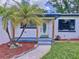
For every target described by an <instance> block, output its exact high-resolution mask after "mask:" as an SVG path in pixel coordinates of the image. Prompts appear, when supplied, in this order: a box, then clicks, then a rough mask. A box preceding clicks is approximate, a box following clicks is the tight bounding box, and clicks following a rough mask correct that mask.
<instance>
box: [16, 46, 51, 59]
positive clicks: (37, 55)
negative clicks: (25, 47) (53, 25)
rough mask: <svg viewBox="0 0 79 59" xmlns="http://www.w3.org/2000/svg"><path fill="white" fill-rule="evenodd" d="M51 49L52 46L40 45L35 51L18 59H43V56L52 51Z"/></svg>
mask: <svg viewBox="0 0 79 59" xmlns="http://www.w3.org/2000/svg"><path fill="white" fill-rule="evenodd" d="M50 48H51V45H39V46H38V47H37V48H36V49H35V50H32V51H30V52H28V53H25V54H24V55H23V56H20V57H17V58H16V59H41V57H42V56H44V55H45V54H46V53H48V52H49V51H50Z"/></svg>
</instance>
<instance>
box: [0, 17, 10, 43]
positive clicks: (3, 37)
mask: <svg viewBox="0 0 79 59" xmlns="http://www.w3.org/2000/svg"><path fill="white" fill-rule="evenodd" d="M6 42H9V38H8V35H7V33H6V32H5V30H4V29H3V27H2V17H0V44H3V43H6Z"/></svg>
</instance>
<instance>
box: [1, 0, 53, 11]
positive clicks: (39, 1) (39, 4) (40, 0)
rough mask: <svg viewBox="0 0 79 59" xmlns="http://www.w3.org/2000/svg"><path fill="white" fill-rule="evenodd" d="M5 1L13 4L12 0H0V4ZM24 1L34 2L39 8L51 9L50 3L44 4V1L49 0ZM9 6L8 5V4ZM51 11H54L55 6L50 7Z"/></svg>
mask: <svg viewBox="0 0 79 59" xmlns="http://www.w3.org/2000/svg"><path fill="white" fill-rule="evenodd" d="M6 1H7V3H9V4H11V5H13V4H15V3H14V2H13V1H12V0H0V5H2V4H4V3H5V2H6ZM16 1H18V2H21V0H16ZM26 1H29V2H30V4H31V5H32V4H36V5H38V6H39V7H40V8H43V9H45V10H50V9H52V8H51V6H50V5H46V3H47V2H48V1H49V0H26ZM8 6H9V5H8ZM52 10H53V11H55V8H53V9H52Z"/></svg>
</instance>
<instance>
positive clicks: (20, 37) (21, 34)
mask: <svg viewBox="0 0 79 59" xmlns="http://www.w3.org/2000/svg"><path fill="white" fill-rule="evenodd" d="M24 31H25V27H23V30H22V32H21V34H20V36H19V37H18V38H17V40H16V41H18V40H19V39H20V38H21V37H22V35H23V33H24Z"/></svg>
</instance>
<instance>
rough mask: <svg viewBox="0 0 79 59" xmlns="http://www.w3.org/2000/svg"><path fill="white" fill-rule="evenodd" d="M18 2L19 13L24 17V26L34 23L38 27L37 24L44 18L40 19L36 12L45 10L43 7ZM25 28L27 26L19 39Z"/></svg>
mask: <svg viewBox="0 0 79 59" xmlns="http://www.w3.org/2000/svg"><path fill="white" fill-rule="evenodd" d="M15 2H16V1H15ZM16 3H17V5H18V6H19V8H18V13H17V15H18V16H19V17H20V18H21V19H22V24H23V25H24V26H26V27H27V26H28V25H30V24H31V23H32V24H34V25H35V26H36V27H37V26H39V25H41V24H42V20H41V19H40V17H38V16H37V15H35V13H42V12H43V10H42V9H40V8H37V7H36V6H29V5H28V4H26V3H24V4H19V3H18V2H16ZM18 16H17V17H18ZM24 30H25V27H23V30H22V32H21V35H20V36H19V38H18V39H17V41H18V40H19V39H20V37H21V36H22V34H23V32H24ZM37 31H38V30H37ZM37 36H38V34H37Z"/></svg>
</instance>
